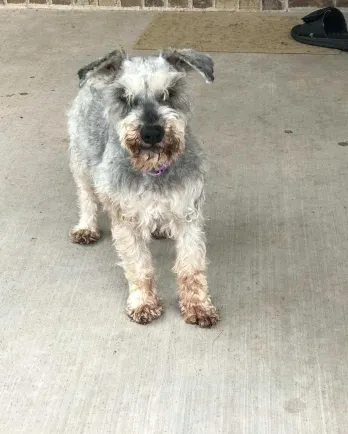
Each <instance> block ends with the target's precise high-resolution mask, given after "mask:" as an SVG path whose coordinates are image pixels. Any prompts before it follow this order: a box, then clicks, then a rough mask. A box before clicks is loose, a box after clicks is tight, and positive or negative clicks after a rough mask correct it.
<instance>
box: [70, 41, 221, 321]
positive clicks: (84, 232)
mask: <svg viewBox="0 0 348 434" xmlns="http://www.w3.org/2000/svg"><path fill="white" fill-rule="evenodd" d="M190 70H196V71H197V72H199V73H200V74H201V75H202V76H203V77H204V78H205V79H206V81H207V82H212V81H213V80H214V75H213V61H212V59H211V58H210V57H209V56H207V55H205V54H200V53H197V52H195V51H193V50H189V49H185V50H167V51H163V52H162V53H160V54H159V55H158V56H148V57H128V56H127V55H126V54H125V53H124V52H123V51H118V50H116V51H113V52H112V53H110V54H108V55H107V56H105V57H104V58H103V59H100V60H97V61H95V62H93V63H91V64H90V65H88V66H86V67H84V68H82V69H80V70H79V72H78V77H79V81H80V83H79V86H80V91H79V93H78V95H77V97H76V99H75V101H74V103H73V105H72V108H71V109H70V111H69V135H70V161H71V170H72V174H73V176H74V179H75V182H76V185H77V189H78V201H79V208H80V220H79V223H78V225H77V226H76V227H74V229H73V230H72V231H71V232H70V237H71V240H72V241H73V242H74V243H80V244H89V243H92V242H95V241H97V240H98V239H99V238H100V230H99V228H98V223H97V213H98V204H99V203H101V204H102V206H103V207H104V209H105V210H106V211H107V212H108V214H109V216H110V219H111V232H112V237H113V239H114V242H115V246H116V250H117V252H118V254H119V256H120V258H121V265H122V267H123V268H124V272H125V276H126V278H127V280H128V282H129V297H128V301H127V306H128V310H127V312H128V315H129V316H130V318H131V319H132V320H133V321H136V322H137V323H140V324H146V323H149V322H150V321H152V320H154V319H156V318H158V317H159V316H160V315H161V313H162V306H161V303H160V300H159V298H158V296H157V291H156V289H155V284H154V268H153V265H152V260H151V254H150V251H149V249H148V243H149V241H150V239H151V237H156V238H162V237H168V238H172V239H174V240H175V242H176V250H177V258H176V262H175V266H174V270H175V272H176V273H177V275H178V286H179V291H178V292H179V304H180V309H181V313H182V316H183V318H184V320H185V321H186V322H187V323H190V324H198V325H199V326H201V327H210V326H212V325H214V324H215V323H216V322H217V321H218V314H217V311H216V309H215V307H214V306H213V304H212V302H211V300H210V296H209V293H208V287H207V280H206V275H205V269H206V259H205V256H206V247H205V235H204V231H203V214H202V205H203V202H204V175H205V171H204V162H203V155H202V151H201V149H200V146H199V144H198V143H197V140H196V139H195V137H194V136H193V135H192V133H191V130H190V128H189V126H188V118H189V113H190V104H189V99H188V96H187V92H186V88H185V82H186V74H187V73H188V72H189V71H190Z"/></svg>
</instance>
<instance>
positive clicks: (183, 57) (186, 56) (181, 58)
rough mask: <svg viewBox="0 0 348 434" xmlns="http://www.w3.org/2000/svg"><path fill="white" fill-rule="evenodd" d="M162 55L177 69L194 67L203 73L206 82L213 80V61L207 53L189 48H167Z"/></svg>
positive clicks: (190, 69)
mask: <svg viewBox="0 0 348 434" xmlns="http://www.w3.org/2000/svg"><path fill="white" fill-rule="evenodd" d="M162 56H163V57H164V58H165V59H166V60H167V62H169V63H170V64H171V65H172V66H173V67H174V68H175V69H176V70H177V71H185V72H189V71H192V70H193V69H194V70H195V71H197V72H199V73H200V74H201V75H203V77H204V78H205V79H206V81H207V83H211V82H213V81H214V62H213V59H212V58H211V57H210V56H208V55H207V54H203V53H198V52H197V51H194V50H191V49H182V50H176V49H169V50H165V51H164V52H163V53H162Z"/></svg>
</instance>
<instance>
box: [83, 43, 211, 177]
mask: <svg viewBox="0 0 348 434" xmlns="http://www.w3.org/2000/svg"><path fill="white" fill-rule="evenodd" d="M191 69H195V70H197V71H198V72H200V73H201V74H202V75H203V76H204V77H205V78H206V80H207V81H208V82H212V81H213V80H214V75H213V61H212V60H211V58H210V57H209V56H207V55H205V54H200V53H197V52H195V51H192V50H180V51H177V50H171V51H167V52H164V53H162V54H161V55H160V56H157V57H155V56H149V57H134V58H127V57H126V55H125V54H124V53H122V52H119V51H115V52H113V53H110V54H109V55H108V56H106V57H105V58H103V59H101V60H99V61H96V62H94V63H92V64H90V65H88V66H86V67H85V68H83V69H81V70H80V71H79V78H80V86H83V85H84V84H85V83H88V84H89V85H90V86H91V87H94V88H95V89H100V90H101V91H103V92H104V95H105V98H106V101H107V103H108V112H109V116H110V117H111V119H113V121H114V122H115V124H116V129H117V132H118V134H119V138H120V142H121V144H122V146H123V147H124V148H125V149H127V151H128V152H129V154H130V158H131V162H132V164H133V165H134V167H135V168H136V169H137V170H151V169H158V168H159V167H161V166H163V165H169V164H171V163H172V162H173V161H174V160H175V159H176V158H177V157H178V156H179V155H180V154H181V153H182V152H183V151H184V148H185V129H186V122H187V115H188V113H189V110H190V107H189V100H188V96H187V94H186V91H185V78H186V73H187V72H188V71H189V70H191Z"/></svg>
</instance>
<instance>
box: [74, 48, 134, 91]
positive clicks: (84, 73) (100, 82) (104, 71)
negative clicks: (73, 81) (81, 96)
mask: <svg viewBox="0 0 348 434" xmlns="http://www.w3.org/2000/svg"><path fill="white" fill-rule="evenodd" d="M125 58H126V54H125V52H124V51H122V50H115V51H112V52H111V53H109V54H107V55H106V56H105V57H103V58H101V59H98V60H96V61H95V62H92V63H90V64H89V65H87V66H85V67H83V68H81V69H79V71H78V73H77V75H78V77H79V86H80V87H82V86H83V85H84V84H85V83H86V82H87V81H88V82H90V85H91V86H94V87H103V86H105V85H107V84H109V83H112V81H113V80H114V79H115V78H116V76H117V74H118V72H119V70H120V68H121V66H122V63H123V60H124V59H125Z"/></svg>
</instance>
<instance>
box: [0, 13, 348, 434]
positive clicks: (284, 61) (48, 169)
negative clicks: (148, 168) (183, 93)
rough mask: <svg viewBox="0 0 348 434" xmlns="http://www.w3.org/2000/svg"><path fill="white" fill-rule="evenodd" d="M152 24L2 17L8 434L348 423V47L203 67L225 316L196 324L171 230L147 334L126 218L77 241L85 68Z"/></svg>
mask: <svg viewBox="0 0 348 434" xmlns="http://www.w3.org/2000/svg"><path fill="white" fill-rule="evenodd" d="M152 17H153V14H152V13H142V12H135V13H132V12H63V11H62V12H58V11H35V10H20V11H19V10H12V11H5V10H1V11H0V27H1V29H2V43H1V50H0V64H1V67H0V119H1V120H0V129H1V135H0V156H1V157H0V177H1V182H0V221H1V224H0V231H1V232H0V239H1V244H0V246H1V247H0V249H1V250H0V273H1V274H0V298H1V304H0V348H1V351H0V370H1V373H0V408H1V411H0V433H4V434H15V433H34V434H41V433H42V434H46V433H52V434H60V433H72V434H77V433H101V434H107V433H112V434H115V433H117V434H118V433H120V434H131V433H146V434H162V433H170V434H181V433H182V434H184V433H185V434H196V433H197V434H198V433H204V434H213V433H223V434H225V433H231V434H242V433H243V434H264V433H265V434H266V433H268V434H283V433H284V434H299V433H302V434H320V433H327V434H335V433H342V434H343V433H347V430H348V428H347V426H348V414H347V408H348V364H347V356H348V344H347V342H348V341H347V331H348V288H347V286H348V261H347V258H348V256H347V254H348V196H347V181H348V174H347V167H348V166H347V165H348V147H344V146H339V145H338V144H339V143H341V142H347V141H348V129H347V125H348V121H347V120H348V90H347V89H348V87H347V70H348V55H347V54H340V55H336V56H308V55H303V56H300V55H299V56H284V55H246V54H245V55H243V54H229V55H228V54H214V55H213V57H214V60H215V62H216V83H215V84H214V85H213V86H206V85H205V83H204V81H203V80H200V79H199V78H197V79H193V80H192V93H193V95H194V97H195V115H194V121H193V124H194V128H195V129H196V131H197V133H198V136H199V137H200V138H201V140H202V141H203V142H204V148H205V151H206V153H207V154H208V156H209V159H210V166H211V168H210V176H209V179H208V181H209V182H208V187H207V188H208V191H207V215H208V216H209V220H208V221H207V237H208V255H209V258H210V261H211V263H210V267H209V272H208V275H209V282H210V288H211V293H212V296H213V299H214V301H215V303H216V305H217V306H218V307H219V308H220V311H221V317H222V321H221V322H220V323H219V324H218V326H217V327H216V328H213V329H211V330H201V329H198V328H195V327H193V326H189V325H186V324H184V322H183V321H182V320H181V318H180V316H179V313H178V308H177V304H176V295H175V287H176V284H175V278H174V276H173V275H172V273H171V271H170V268H171V265H172V262H173V257H174V255H173V246H172V245H171V244H170V243H168V242H163V243H160V242H156V243H154V244H153V252H154V256H155V259H156V263H157V275H158V282H159V289H160V293H161V295H162V297H163V299H164V304H165V309H166V312H165V315H164V316H163V317H162V318H161V319H160V320H158V321H156V322H154V323H152V324H150V325H149V326H146V327H144V326H139V325H136V324H133V323H131V322H129V320H128V318H127V317H126V316H125V314H124V307H125V301H126V298H127V289H126V282H125V279H124V277H123V273H122V270H121V269H120V268H117V267H116V266H115V260H116V256H115V253H114V249H113V247H112V245H111V239H110V233H109V232H108V229H106V235H105V237H104V238H103V240H102V241H101V242H100V243H99V244H97V245H95V246H89V247H83V246H76V245H72V244H70V243H69V241H68V238H67V233H68V230H69V228H70V227H71V226H72V225H73V224H74V223H75V222H76V218H77V216H76V205H75V188H74V185H73V181H72V178H71V176H70V173H69V169H68V160H67V132H66V116H65V112H66V110H67V108H68V106H69V103H70V102H71V100H72V98H73V97H74V95H75V93H76V90H77V80H76V77H75V73H76V70H77V69H78V68H79V67H80V66H81V65H84V64H85V63H86V62H88V61H90V60H94V59H95V58H96V57H98V56H100V55H102V54H104V53H106V52H108V51H109V50H112V49H114V48H115V47H117V46H118V45H120V44H121V45H123V46H124V47H125V48H130V47H131V45H132V42H133V41H134V40H135V38H136V36H137V35H138V34H139V33H140V32H141V31H142V30H143V29H144V28H145V27H146V26H147V24H148V23H149V22H150V20H151V19H152ZM285 130H291V131H292V133H285V132H284V131H285ZM346 144H347V143H346ZM341 145H342V143H341ZM103 225H104V226H105V228H107V223H106V222H104V223H103Z"/></svg>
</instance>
